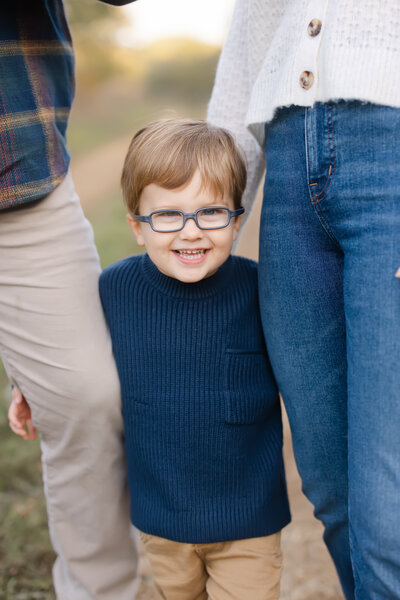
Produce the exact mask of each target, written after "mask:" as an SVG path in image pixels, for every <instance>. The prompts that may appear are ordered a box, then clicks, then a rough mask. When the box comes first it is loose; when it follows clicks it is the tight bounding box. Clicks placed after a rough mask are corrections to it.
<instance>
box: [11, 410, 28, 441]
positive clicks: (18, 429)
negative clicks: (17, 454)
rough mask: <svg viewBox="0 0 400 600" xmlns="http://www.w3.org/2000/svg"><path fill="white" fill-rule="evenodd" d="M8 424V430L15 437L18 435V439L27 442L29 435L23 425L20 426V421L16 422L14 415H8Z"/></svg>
mask: <svg viewBox="0 0 400 600" xmlns="http://www.w3.org/2000/svg"><path fill="white" fill-rule="evenodd" d="M8 423H9V425H10V429H11V431H13V432H14V433H15V434H16V435H19V436H20V437H22V438H23V439H24V440H29V434H28V432H27V431H26V429H25V426H24V425H25V423H24V424H22V423H21V422H20V421H18V420H17V419H16V418H15V416H14V415H12V414H11V415H10V413H8Z"/></svg>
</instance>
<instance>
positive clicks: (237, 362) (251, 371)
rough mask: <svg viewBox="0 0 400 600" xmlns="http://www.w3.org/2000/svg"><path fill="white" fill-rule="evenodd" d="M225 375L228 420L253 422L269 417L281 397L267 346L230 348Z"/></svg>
mask: <svg viewBox="0 0 400 600" xmlns="http://www.w3.org/2000/svg"><path fill="white" fill-rule="evenodd" d="M224 378H225V386H224V395H225V421H226V422H227V423H229V424H232V425H251V424H255V423H261V422H263V421H265V420H267V419H268V417H269V415H270V413H271V411H272V410H274V408H276V406H277V403H278V402H279V400H278V389H277V386H276V383H275V379H274V377H273V375H272V371H271V367H270V364H269V361H268V358H267V355H266V353H265V351H264V350H228V351H227V352H226V355H225V375H224Z"/></svg>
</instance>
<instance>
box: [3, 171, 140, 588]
mask: <svg viewBox="0 0 400 600" xmlns="http://www.w3.org/2000/svg"><path fill="white" fill-rule="evenodd" d="M99 272H100V267H99V260H98V256H97V252H96V249H95V246H94V242H93V234H92V230H91V228H90V225H89V224H88V222H87V221H86V220H85V218H84V216H83V213H82V210H81V207H80V205H79V201H78V198H77V196H76V194H75V192H74V188H73V184H72V180H71V177H70V176H69V175H67V177H66V178H65V180H64V181H63V182H62V184H61V185H60V186H59V187H58V188H57V189H56V190H54V192H52V193H51V194H49V195H48V196H47V197H46V198H45V199H43V200H42V201H40V202H38V203H36V204H34V205H32V206H29V205H27V207H26V208H25V207H24V208H21V209H19V210H15V211H11V212H5V213H1V212H0V351H1V357H2V359H3V361H4V364H5V367H6V370H7V373H8V375H9V377H10V380H11V381H12V382H14V383H15V384H17V385H18V386H19V387H20V389H21V390H22V392H23V394H24V395H25V397H26V399H27V401H28V402H29V404H30V406H31V409H32V414H33V421H34V424H35V426H36V427H37V429H38V431H39V434H40V438H41V448H42V459H43V467H44V469H43V474H44V486H45V493H46V499H47V509H48V518H49V528H50V535H51V539H52V543H53V546H54V549H55V551H56V553H57V555H58V556H57V560H56V563H55V565H54V570H53V576H54V584H55V588H56V592H57V598H58V599H59V600H117V599H118V600H133V598H134V596H135V593H136V589H137V587H138V578H137V576H136V571H137V551H136V548H135V543H134V542H133V541H132V536H131V534H130V525H129V517H128V494H127V484H126V476H125V461H124V455H123V444H122V421H121V410H120V391H119V382H118V377H117V373H116V369H115V365H114V361H113V357H112V350H111V344H110V339H109V335H108V331H107V328H106V324H105V321H104V317H103V313H102V309H101V304H100V301H99V296H98V291H97V285H98V276H99ZM21 443H22V442H21Z"/></svg>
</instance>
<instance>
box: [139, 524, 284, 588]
mask: <svg viewBox="0 0 400 600" xmlns="http://www.w3.org/2000/svg"><path fill="white" fill-rule="evenodd" d="M139 535H140V538H141V541H142V543H143V545H144V549H145V552H146V555H147V557H148V558H149V561H150V564H151V567H152V570H153V576H154V580H155V583H156V586H157V588H158V590H159V592H160V594H161V596H162V598H164V599H165V600H207V599H208V598H209V599H210V600H278V598H279V584H280V576H281V569H282V556H281V551H280V535H281V534H280V533H275V534H273V535H269V536H266V537H259V538H250V539H245V540H235V541H233V542H217V543H213V544H182V543H180V542H173V541H171V540H166V539H164V538H160V537H156V536H154V535H148V534H147V533H142V532H139Z"/></svg>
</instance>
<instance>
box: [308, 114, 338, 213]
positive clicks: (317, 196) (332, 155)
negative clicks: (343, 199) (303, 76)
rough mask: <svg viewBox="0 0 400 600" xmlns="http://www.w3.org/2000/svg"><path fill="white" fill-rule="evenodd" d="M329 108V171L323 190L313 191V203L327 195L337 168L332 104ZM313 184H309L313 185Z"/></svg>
mask: <svg viewBox="0 0 400 600" xmlns="http://www.w3.org/2000/svg"><path fill="white" fill-rule="evenodd" d="M327 110H328V143H329V171H328V177H327V180H326V183H325V185H324V187H323V188H322V190H321V191H320V192H318V193H317V194H314V195H313V194H312V192H311V202H312V203H313V204H319V203H320V202H321V201H322V200H323V199H324V198H325V197H326V195H327V193H328V190H329V188H330V186H331V183H332V181H333V177H334V175H335V170H336V146H335V132H334V129H333V121H332V106H331V105H328V106H327ZM311 185H313V184H309V186H311Z"/></svg>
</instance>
